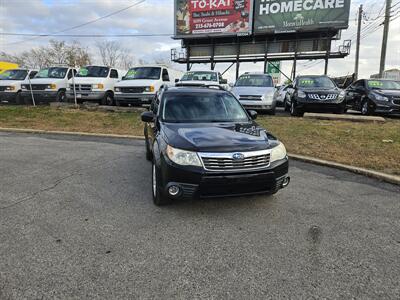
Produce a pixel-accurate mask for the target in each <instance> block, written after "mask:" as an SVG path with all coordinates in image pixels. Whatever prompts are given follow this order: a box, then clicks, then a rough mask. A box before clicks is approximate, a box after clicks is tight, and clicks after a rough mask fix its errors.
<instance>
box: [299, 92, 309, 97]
mask: <svg viewBox="0 0 400 300" xmlns="http://www.w3.org/2000/svg"><path fill="white" fill-rule="evenodd" d="M297 97H299V98H305V97H307V95H306V93H304V92H303V91H298V92H297Z"/></svg>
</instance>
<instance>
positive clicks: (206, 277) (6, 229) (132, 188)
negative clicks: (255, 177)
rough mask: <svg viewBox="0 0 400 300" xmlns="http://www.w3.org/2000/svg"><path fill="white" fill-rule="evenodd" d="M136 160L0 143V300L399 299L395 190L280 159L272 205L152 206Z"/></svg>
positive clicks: (121, 149) (4, 137)
mask: <svg viewBox="0 0 400 300" xmlns="http://www.w3.org/2000/svg"><path fill="white" fill-rule="evenodd" d="M144 155H145V152H144V146H143V141H135V140H122V139H107V138H89V137H66V136H46V135H25V134H11V133H0V162H1V163H0V171H1V174H2V176H1V177H0V190H1V193H0V298H1V299H8V298H11V299H20V298H30V299H32V298H35V299H36V298H45V299H46V298H98V297H99V298H105V299H110V298H114V299H116V298H163V299H165V298H212V297H214V298H236V299H238V298H265V297H266V296H270V297H274V298H276V297H278V296H281V297H285V296H286V297H291V298H309V297H316V298H321V297H326V298H351V297H355V298H364V299H365V298H375V299H376V298H399V297H400V287H399V285H398V282H399V281H400V263H399V260H398V257H399V256H400V221H399V220H400V201H399V197H398V195H399V192H400V189H399V187H397V186H393V185H389V184H384V183H380V182H378V181H375V180H371V179H367V178H364V177H362V176H358V175H353V174H351V173H347V172H343V171H337V170H333V169H329V168H323V167H318V166H313V165H309V164H303V163H299V162H294V161H292V162H291V169H290V174H291V177H292V182H291V185H290V186H289V187H288V188H287V189H285V190H282V191H280V192H279V193H278V194H276V195H275V196H272V197H265V196H255V197H248V198H245V197H243V198H233V199H218V200H206V201H204V200H193V201H188V202H184V201H180V202H179V201H178V202H176V203H174V204H173V205H171V206H168V207H162V208H159V207H156V206H154V205H153V204H152V200H151V178H150V176H151V165H150V163H149V162H147V161H146V160H145V157H144ZM110 296H111V297H110Z"/></svg>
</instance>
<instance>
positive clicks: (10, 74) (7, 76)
mask: <svg viewBox="0 0 400 300" xmlns="http://www.w3.org/2000/svg"><path fill="white" fill-rule="evenodd" d="M26 75H28V71H26V70H8V71H5V72H4V73H3V74H0V79H1V80H24V79H25V78H26Z"/></svg>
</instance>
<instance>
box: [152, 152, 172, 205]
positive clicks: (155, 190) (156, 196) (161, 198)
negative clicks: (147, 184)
mask: <svg viewBox="0 0 400 300" xmlns="http://www.w3.org/2000/svg"><path fill="white" fill-rule="evenodd" d="M151 173H152V176H151V186H152V194H153V202H154V204H155V205H157V206H163V205H167V204H170V203H171V199H169V198H168V197H166V196H165V195H164V193H163V191H162V189H161V188H160V185H159V182H160V171H159V170H158V168H157V166H156V163H155V161H154V160H153V163H152V172H151Z"/></svg>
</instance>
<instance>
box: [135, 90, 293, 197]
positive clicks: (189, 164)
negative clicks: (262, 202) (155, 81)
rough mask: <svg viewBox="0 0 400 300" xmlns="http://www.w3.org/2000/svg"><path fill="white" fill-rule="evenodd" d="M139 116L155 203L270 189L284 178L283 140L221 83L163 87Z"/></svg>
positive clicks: (286, 178)
mask: <svg viewBox="0 0 400 300" xmlns="http://www.w3.org/2000/svg"><path fill="white" fill-rule="evenodd" d="M141 117H142V121H143V122H145V128H144V135H145V141H146V158H147V159H148V160H151V161H152V187H153V200H154V203H155V204H156V205H163V204H167V203H170V202H171V201H172V200H173V199H178V198H193V197H199V198H208V197H224V196H239V195H250V194H261V193H267V194H274V193H276V192H277V191H278V190H279V189H281V188H284V187H286V186H287V185H288V184H289V181H290V178H289V176H288V166H289V163H288V157H287V154H286V149H285V146H284V145H283V144H282V143H281V142H279V140H277V139H276V138H275V137H274V136H273V135H271V134H270V133H268V132H267V131H266V130H265V129H263V128H261V127H260V126H259V125H258V124H257V123H256V122H255V121H254V119H255V118H256V117H257V113H256V112H255V111H246V110H245V109H244V108H243V107H242V106H241V104H240V102H239V101H238V100H237V99H236V98H235V97H234V96H233V95H232V94H231V93H230V92H228V91H226V90H223V89H222V88H218V89H216V88H210V87H173V88H165V89H163V90H161V91H160V92H159V93H158V95H157V97H156V98H155V99H154V101H153V103H152V105H151V109H150V111H146V112H144V113H142V116H141Z"/></svg>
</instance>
